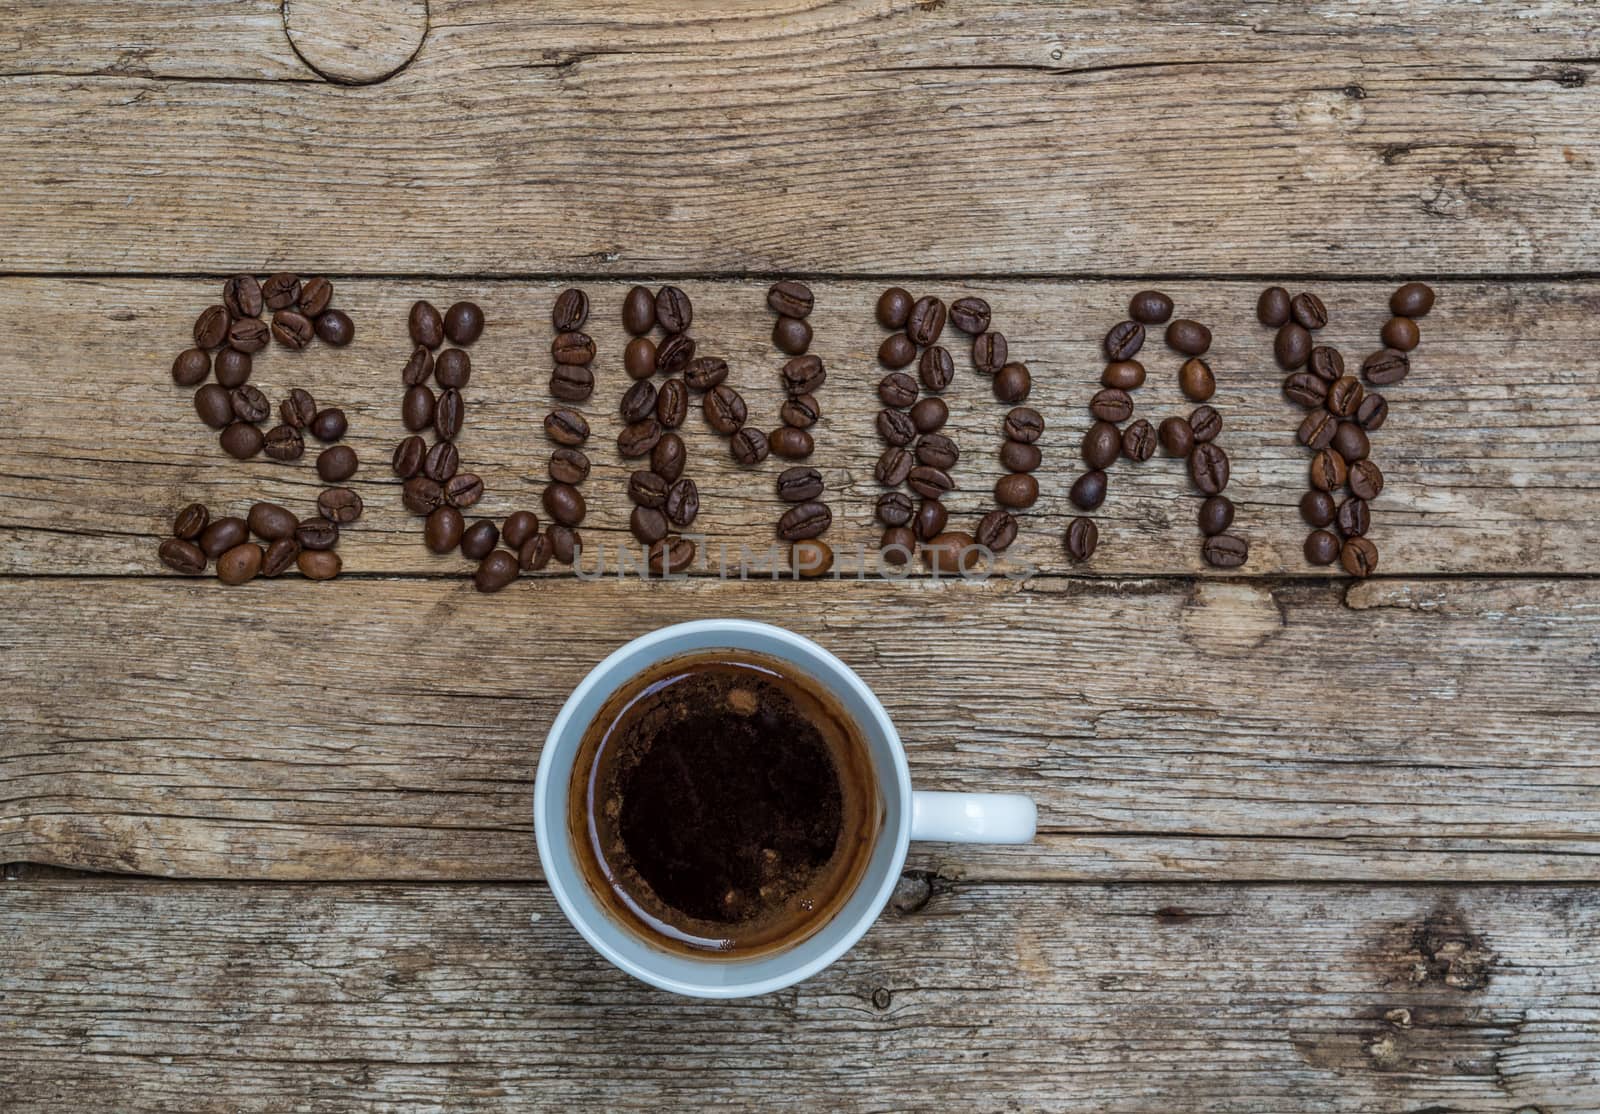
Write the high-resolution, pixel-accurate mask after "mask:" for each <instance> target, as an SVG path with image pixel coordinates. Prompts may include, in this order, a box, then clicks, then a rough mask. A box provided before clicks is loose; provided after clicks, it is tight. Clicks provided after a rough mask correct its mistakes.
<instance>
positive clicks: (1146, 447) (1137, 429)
mask: <svg viewBox="0 0 1600 1114" xmlns="http://www.w3.org/2000/svg"><path fill="white" fill-rule="evenodd" d="M1122 455H1123V456H1125V457H1127V458H1128V459H1129V460H1131V461H1133V462H1134V463H1136V464H1143V463H1144V462H1145V461H1147V460H1149V459H1150V458H1151V457H1153V456H1155V455H1156V431H1155V427H1154V426H1152V425H1151V424H1150V423H1149V422H1147V421H1145V420H1144V419H1143V418H1140V419H1139V420H1138V421H1136V422H1134V423H1132V424H1131V425H1129V426H1128V428H1127V429H1125V430H1123V431H1122Z"/></svg>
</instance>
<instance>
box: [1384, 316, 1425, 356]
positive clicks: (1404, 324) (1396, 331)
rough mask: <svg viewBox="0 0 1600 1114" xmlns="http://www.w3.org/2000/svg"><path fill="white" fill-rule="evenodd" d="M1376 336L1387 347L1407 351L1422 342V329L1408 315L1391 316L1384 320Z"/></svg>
mask: <svg viewBox="0 0 1600 1114" xmlns="http://www.w3.org/2000/svg"><path fill="white" fill-rule="evenodd" d="M1378 337H1379V339H1380V340H1382V341H1383V343H1384V344H1385V345H1386V346H1387V347H1389V348H1393V349H1395V350H1396V351H1400V352H1409V351H1411V350H1412V349H1413V348H1415V347H1416V346H1417V345H1418V344H1420V343H1421V342H1422V330H1421V329H1419V328H1417V323H1416V322H1415V321H1413V320H1411V318H1409V317H1391V318H1389V320H1388V321H1386V322H1384V325H1383V329H1382V330H1381V331H1380V332H1379V334H1378Z"/></svg>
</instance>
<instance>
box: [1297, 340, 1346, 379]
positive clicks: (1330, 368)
mask: <svg viewBox="0 0 1600 1114" xmlns="http://www.w3.org/2000/svg"><path fill="white" fill-rule="evenodd" d="M1306 366H1307V367H1308V368H1310V369H1311V374H1313V375H1315V376H1316V377H1317V378H1318V379H1321V380H1323V381H1325V382H1328V383H1332V382H1333V381H1334V380H1336V379H1338V378H1339V377H1340V376H1341V375H1343V374H1344V357H1343V356H1341V355H1340V354H1339V350H1338V349H1337V348H1329V347H1328V346H1327V345H1326V344H1319V345H1317V346H1316V347H1315V348H1313V349H1312V350H1311V355H1310V357H1309V358H1308V359H1307V360H1306Z"/></svg>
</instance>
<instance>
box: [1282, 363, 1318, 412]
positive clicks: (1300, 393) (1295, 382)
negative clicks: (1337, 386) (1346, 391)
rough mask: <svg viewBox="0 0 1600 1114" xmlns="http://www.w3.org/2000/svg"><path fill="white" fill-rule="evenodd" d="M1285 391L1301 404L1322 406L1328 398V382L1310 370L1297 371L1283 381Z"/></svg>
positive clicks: (1292, 399) (1290, 397)
mask: <svg viewBox="0 0 1600 1114" xmlns="http://www.w3.org/2000/svg"><path fill="white" fill-rule="evenodd" d="M1283 393H1284V395H1285V396H1287V397H1288V399H1289V401H1290V402H1294V403H1298V404H1299V405H1301V406H1321V405H1322V404H1323V403H1324V402H1325V401H1326V400H1327V398H1328V384H1327V382H1326V381H1325V380H1323V379H1322V378H1320V377H1319V376H1316V375H1313V374H1312V373H1311V372H1309V371H1296V372H1293V373H1291V374H1290V375H1289V376H1288V378H1286V379H1285V380H1284V381H1283Z"/></svg>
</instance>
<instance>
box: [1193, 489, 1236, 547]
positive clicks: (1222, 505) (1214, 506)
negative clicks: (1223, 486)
mask: <svg viewBox="0 0 1600 1114" xmlns="http://www.w3.org/2000/svg"><path fill="white" fill-rule="evenodd" d="M1232 525H1233V503H1232V502H1230V501H1229V499H1228V497H1227V496H1226V495H1213V496H1211V498H1209V499H1207V500H1206V501H1205V502H1204V503H1201V504H1200V516H1199V526H1200V532H1201V533H1202V534H1204V535H1205V536H1206V537H1208V538H1209V537H1211V536H1212V535H1214V534H1220V533H1222V532H1223V531H1224V530H1226V529H1227V528H1228V527H1230V526H1232Z"/></svg>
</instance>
